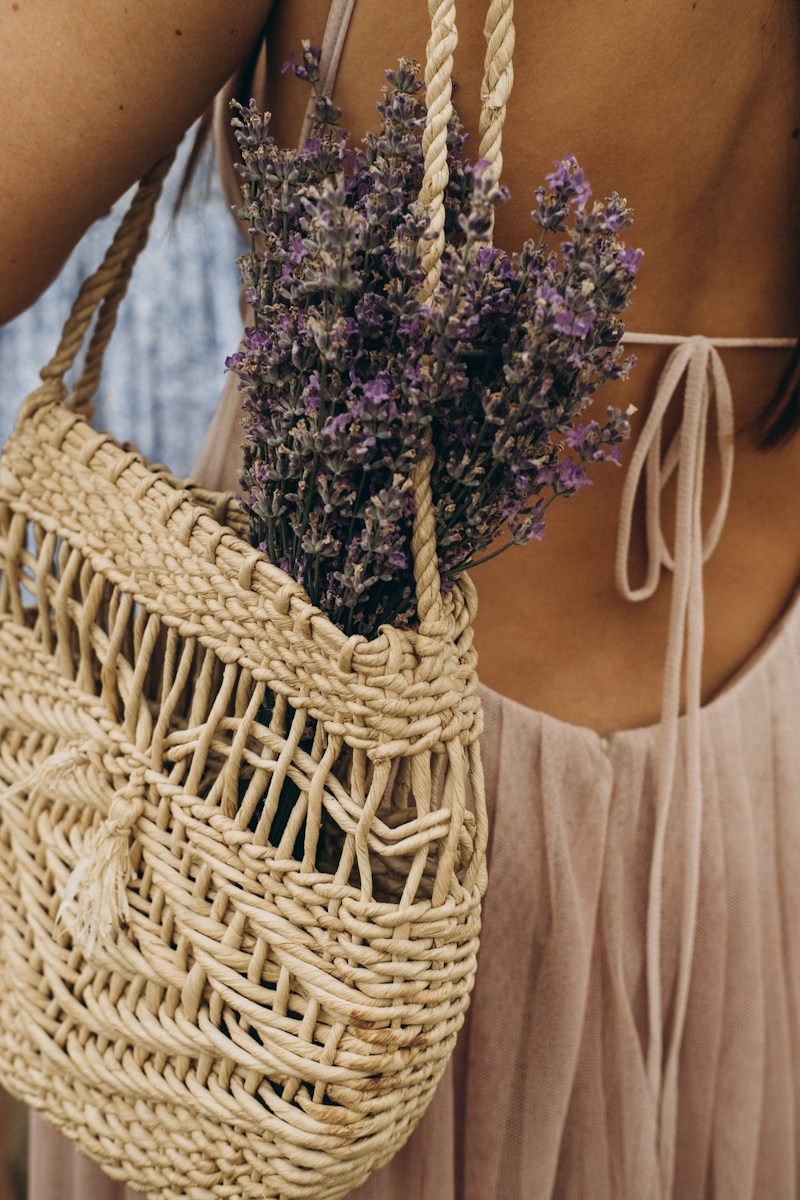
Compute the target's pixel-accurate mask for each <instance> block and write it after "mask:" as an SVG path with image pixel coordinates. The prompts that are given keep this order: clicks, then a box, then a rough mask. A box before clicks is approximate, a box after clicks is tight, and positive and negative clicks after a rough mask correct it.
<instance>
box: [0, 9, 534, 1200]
mask: <svg viewBox="0 0 800 1200" xmlns="http://www.w3.org/2000/svg"><path fill="white" fill-rule="evenodd" d="M429 7H430V11H431V17H432V35H431V40H430V42H429V46H428V62H427V67H426V83H427V89H428V91H427V99H428V106H429V117H428V127H427V129H426V132H425V148H426V174H425V184H424V187H423V198H424V199H425V200H426V201H427V202H429V203H430V204H431V205H432V208H433V213H434V218H433V219H434V221H435V222H436V228H437V229H438V230H440V231H441V228H442V223H443V192H444V188H445V186H446V181H447V170H446V162H445V131H446V126H447V121H448V119H449V117H450V114H451V111H452V109H451V103H450V91H451V76H452V62H453V50H454V47H455V42H456V32H455V24H454V16H455V13H454V4H453V2H452V0H442V2H440V3H436V2H435V0H430V4H429ZM511 10H512V5H511V3H510V2H509V0H497V2H496V3H494V4H493V5H492V6H491V8H490V12H489V17H488V19H487V39H488V45H489V48H488V51H487V59H486V78H485V85H484V117H483V128H482V143H481V154H482V156H485V157H488V158H490V159H492V160H493V161H494V163H495V166H496V169H498V170H499V166H500V156H499V146H500V131H501V128H502V122H503V118H504V112H505V101H506V99H507V96H508V93H509V90H510V86H511V61H510V60H511V49H512V45H513V27H512V23H511ZM165 170H166V164H161V165H160V166H159V167H158V168H156V169H155V170H154V172H153V173H151V176H149V177H147V178H145V179H144V180H143V181H142V184H141V185H140V187H139V190H138V192H137V195H136V198H135V200H134V202H133V204H132V206H131V208H130V210H129V212H128V214H127V216H126V218H125V219H124V221H123V223H122V225H121V227H120V230H119V231H118V234H117V236H116V238H115V240H114V243H113V244H112V246H111V248H110V250H109V252H108V254H107V256H106V260H105V262H104V264H103V265H102V267H101V268H100V270H99V271H98V272H97V273H96V274H95V275H94V276H93V277H92V278H91V279H90V280H89V281H88V282H87V283H86V284H85V285H84V287H83V289H82V291H81V293H80V295H79V297H78V299H77V301H76V303H75V306H74V308H73V312H72V314H71V316H70V319H69V321H68V322H67V325H66V327H65V330H64V334H63V338H62V341H61V344H60V346H59V348H58V350H57V352H56V355H55V357H54V359H53V360H52V362H51V363H50V364H49V366H48V367H46V368H45V370H44V371H43V372H42V380H43V383H42V386H41V387H40V388H39V389H38V390H37V391H36V392H34V393H33V394H32V395H31V396H30V397H28V399H27V400H26V401H25V403H24V404H23V406H22V409H21V412H20V415H19V418H18V422H17V425H16V429H15V431H14V433H13V435H12V437H11V438H10V440H9V442H8V444H7V445H6V447H5V450H4V453H3V456H2V460H0V567H1V568H2V584H1V586H0V787H2V792H0V1079H2V1082H3V1084H4V1085H5V1086H6V1087H7V1088H8V1089H9V1090H10V1091H11V1092H13V1093H14V1094H15V1095H16V1096H18V1097H19V1098H21V1099H22V1100H24V1101H25V1102H26V1103H28V1104H29V1105H31V1106H32V1107H34V1108H36V1109H37V1110H39V1112H40V1113H41V1114H42V1115H43V1116H44V1117H45V1118H46V1119H47V1120H48V1121H50V1122H52V1123H53V1124H54V1125H56V1126H57V1127H58V1128H59V1129H61V1130H62V1131H63V1132H64V1133H65V1134H66V1135H67V1136H68V1137H69V1138H71V1139H73V1141H74V1142H75V1143H76V1144H77V1146H78V1147H79V1148H80V1149H81V1150H82V1151H83V1152H84V1153H86V1154H88V1155H89V1156H90V1157H92V1158H93V1159H95V1160H96V1161H97V1162H98V1163H100V1164H101V1165H102V1167H103V1168H104V1170H105V1171H106V1172H107V1173H108V1174H109V1175H111V1176H113V1177H115V1178H118V1179H124V1180H126V1181H127V1182H128V1183H130V1184H131V1185H132V1186H133V1187H135V1188H137V1189H139V1190H141V1191H143V1192H145V1193H146V1194H147V1195H148V1196H150V1197H159V1198H163V1200H178V1198H180V1200H187V1198H188V1200H213V1198H217V1197H226V1198H229V1200H238V1198H240V1197H241V1198H245V1197H247V1198H253V1200H255V1198H256V1197H257V1198H258V1200H269V1198H272V1197H274V1198H280V1200H293V1198H295V1197H297V1198H299V1197H309V1198H313V1200H324V1198H326V1197H331V1198H333V1197H339V1196H343V1195H344V1194H345V1193H346V1192H348V1191H349V1190H350V1189H351V1188H353V1187H355V1186H357V1185H358V1184H359V1183H360V1182H362V1181H363V1180H364V1179H365V1178H366V1176H367V1175H368V1174H369V1172H371V1171H372V1170H374V1169H375V1168H376V1167H378V1166H379V1165H381V1164H382V1163H384V1162H385V1161H387V1160H388V1159H389V1158H390V1157H391V1155H392V1154H393V1153H394V1152H395V1151H396V1150H397V1149H398V1148H399V1147H400V1146H401V1145H402V1144H403V1142H404V1141H405V1140H406V1138H407V1137H408V1136H409V1134H410V1132H411V1131H412V1129H413V1128H414V1126H415V1124H416V1123H417V1121H418V1120H419V1118H420V1117H421V1115H422V1113H423V1112H424V1110H425V1107H426V1106H427V1104H428V1103H429V1101H430V1099H431V1096H432V1094H433V1090H434V1088H435V1086H436V1083H437V1081H438V1080H439V1078H440V1076H441V1075H442V1072H443V1071H444V1068H445V1066H446V1064H447V1061H448V1059H449V1057H450V1054H451V1052H452V1050H453V1046H454V1043H455V1038H456V1034H457V1032H458V1029H459V1028H460V1026H461V1024H462V1022H463V1019H464V1013H465V1010H466V1007H467V1004H468V1002H469V994H470V990H471V987H472V983H473V979H474V975H475V966H476V952H477V947H478V934H479V927H480V903H481V897H482V894H483V891H484V888H485V883H486V872H485V849H486V841H487V821H486V810H485V800H484V788H483V777H482V771H481V760H480V753H479V743H478V738H479V734H480V732H481V711H480V704H479V700H478V696H477V677H476V655H475V652H474V649H473V646H472V631H471V623H472V620H473V619H474V615H475V610H476V601H475V593H474V588H473V586H472V584H471V582H470V581H469V579H468V578H467V577H466V576H464V577H463V580H462V582H461V584H460V585H459V586H457V587H455V588H453V590H452V591H451V592H450V593H449V594H448V595H447V596H446V597H443V596H442V595H441V593H440V584H439V575H438V570H437V560H436V545H435V532H434V522H433V513H432V507H431V494H430V483H429V479H430V470H431V460H432V455H429V457H428V458H427V460H426V461H424V462H422V463H421V464H420V465H419V466H418V468H417V474H416V477H415V497H416V501H417V516H416V518H415V526H414V537H413V552H414V573H415V578H416V586H417V600H418V611H419V622H418V627H417V628H416V629H412V630H401V629H395V628H392V627H390V626H383V627H382V629H381V631H380V633H379V635H378V636H376V637H375V638H373V639H372V640H369V641H368V640H366V639H365V638H363V637H361V636H353V637H349V638H348V637H345V635H344V634H343V633H342V632H341V631H340V630H339V629H338V628H337V627H335V626H334V625H333V624H332V623H331V622H330V621H329V620H328V619H327V618H326V617H325V616H324V615H323V614H322V613H321V612H320V611H319V609H317V608H315V607H313V606H312V605H311V604H310V602H309V600H308V597H307V596H306V594H305V592H304V591H303V589H302V588H301V587H300V586H299V585H298V584H297V583H295V582H294V581H293V580H291V579H290V578H289V577H288V576H287V575H285V574H284V573H282V572H281V571H280V570H278V569H277V568H276V567H274V566H273V565H272V564H271V563H270V562H269V561H268V560H267V558H266V557H265V556H264V555H263V554H262V553H260V552H259V551H257V550H254V549H253V547H252V546H250V545H249V544H248V543H247V541H246V519H245V518H244V516H243V514H242V513H241V511H240V510H239V508H238V506H237V505H236V503H235V502H234V501H233V500H232V498H231V496H230V494H227V493H225V494H216V493H211V492H207V491H204V490H202V489H200V488H198V487H196V486H195V485H194V484H192V483H191V481H181V480H178V479H175V478H173V477H172V476H171V475H170V474H169V472H167V471H166V470H165V469H164V468H163V467H160V466H154V465H152V464H150V463H148V462H146V461H145V460H144V459H143V458H142V456H141V455H140V454H138V453H137V452H136V450H135V448H133V447H131V446H130V445H119V444H117V443H116V442H115V441H114V440H113V439H112V438H111V437H110V436H109V435H108V434H106V433H102V432H97V431H95V430H94V429H93V428H92V427H91V425H90V423H89V421H90V418H91V415H92V412H93V406H92V399H91V398H92V396H93V394H94V391H95V389H96V385H97V381H98V378H99V373H100V366H101V362H102V356H103V351H104V348H105V346H106V344H107V342H108V338H109V336H110V334H111V330H112V328H113V325H114V319H115V314H116V310H117V307H118V305H119V302H120V300H121V297H122V295H123V293H124V291H125V287H126V285H127V280H128V277H129V275H130V271H131V269H132V266H133V262H134V260H135V258H136V256H137V254H138V252H139V250H140V249H141V247H142V245H143V244H144V241H145V238H146V231H147V225H148V223H149V219H150V215H151V213H152V209H153V206H154V204H155V201H156V198H157V195H158V192H159V190H160V181H161V178H162V177H163V175H164V173H165ZM442 244H443V234H441V233H440V236H439V238H438V240H437V241H436V242H435V243H432V244H431V249H430V251H429V252H428V259H427V262H426V264H425V266H426V268H427V272H428V275H427V283H426V287H427V289H428V294H430V292H432V290H433V288H434V287H435V285H436V282H437V280H438V263H439V259H440V257H441V251H442ZM95 314H97V319H96V322H95V324H94V331H93V334H92V337H91V339H90V345H89V349H88V353H87V356H86V360H85V367H84V369H83V373H82V374H81V376H80V379H79V381H78V383H77V384H76V386H75V387H74V388H73V390H72V392H71V394H70V395H69V396H68V391H67V388H66V385H65V383H64V378H65V374H66V372H67V371H68V370H69V368H70V367H71V365H72V364H73V362H74V361H75V359H76V356H77V354H78V351H79V349H80V347H81V345H82V343H83V342H84V340H85V338H86V336H87V333H88V330H89V328H90V326H91V324H92V320H93V318H94V316H95ZM65 401H66V402H65ZM267 701H269V702H270V704H271V716H270V719H269V724H265V723H263V722H262V721H260V720H259V719H258V718H259V716H260V714H263V712H264V711H265V710H264V705H265V702H267ZM309 730H311V738H310V739H309ZM287 779H288V780H290V781H291V782H292V784H294V787H295V790H296V792H297V794H298V798H297V801H296V803H295V805H294V809H293V811H292V814H291V817H290V819H289V821H288V824H287V825H286V828H285V829H284V830H283V831H282V833H281V834H279V835H276V834H275V831H274V829H272V830H271V828H270V824H271V820H272V818H273V817H274V815H275V811H276V806H277V804H278V800H279V798H280V794H281V789H282V788H283V787H285V786H286V780H287ZM276 842H277V844H275V843H276Z"/></svg>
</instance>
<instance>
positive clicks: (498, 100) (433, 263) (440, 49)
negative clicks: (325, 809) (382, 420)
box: [411, 0, 514, 680]
mask: <svg viewBox="0 0 800 1200" xmlns="http://www.w3.org/2000/svg"><path fill="white" fill-rule="evenodd" d="M428 12H429V15H430V19H431V36H430V39H429V41H428V47H427V54H426V61H425V88H426V90H425V104H426V106H427V110H428V112H427V117H426V121H425V129H424V132H423V135H422V151H423V154H424V156H425V173H424V175H423V180H422V187H421V189H420V195H419V198H420V201H421V202H422V203H423V204H425V205H427V206H428V208H429V210H430V219H429V231H433V232H434V233H435V235H436V236H435V238H433V239H432V240H431V241H425V242H422V243H421V245H420V254H421V266H422V270H423V271H424V272H425V279H424V282H423V284H422V286H421V288H420V292H419V295H420V299H421V300H422V301H423V302H426V301H428V300H430V299H431V297H432V296H433V294H434V292H435V291H436V288H437V286H438V283H439V280H440V278H441V273H442V253H443V251H444V242H445V239H444V219H445V209H444V195H445V190H446V188H447V184H448V180H449V170H448V166H447V128H448V125H449V123H450V121H451V119H452V116H453V55H454V52H455V48H456V45H457V43H458V31H457V29H456V5H455V0H428ZM483 32H484V36H485V38H486V56H485V59H484V75H483V83H482V84H481V117H480V138H481V141H480V150H479V153H480V157H481V158H485V159H488V161H489V162H490V163H491V167H490V169H491V171H492V172H493V174H494V176H495V178H499V175H500V171H501V169H502V165H503V156H502V153H501V143H502V137H503V124H504V122H505V118H506V107H507V105H508V98H509V96H510V95H511V87H512V84H513V82H514V71H513V66H512V55H513V52H514V0H492V2H491V4H490V5H489V11H488V13H487V14H486V21H485V23H484V30H483ZM428 444H429V445H430V432H429V433H428ZM434 458H435V454H434V451H433V450H431V449H429V450H428V452H427V454H426V455H425V457H424V458H423V459H421V460H420V461H419V462H418V463H417V466H416V468H415V471H414V481H413V482H414V501H415V504H416V513H415V516H414V527H413V533H412V538H411V552H412V555H413V558H414V579H415V581H416V587H417V616H418V618H419V626H418V628H419V634H418V638H417V653H418V655H419V658H420V667H419V676H418V677H419V678H421V679H423V680H428V679H431V678H433V676H434V675H435V674H436V672H437V670H439V669H440V661H439V660H440V654H441V650H442V639H443V637H444V636H446V633H447V628H448V625H447V620H446V617H445V612H444V605H443V603H442V595H441V579H440V577H439V565H438V556H437V551H436V524H435V520H434V512H433V497H432V494H431V483H430V479H431V472H432V470H433V463H434Z"/></svg>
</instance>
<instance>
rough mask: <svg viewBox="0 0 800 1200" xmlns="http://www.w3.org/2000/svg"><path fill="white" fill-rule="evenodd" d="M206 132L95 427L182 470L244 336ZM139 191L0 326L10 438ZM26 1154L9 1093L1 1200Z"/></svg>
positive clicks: (124, 335) (1, 380)
mask: <svg viewBox="0 0 800 1200" xmlns="http://www.w3.org/2000/svg"><path fill="white" fill-rule="evenodd" d="M194 136H195V134H194V130H190V131H189V133H188V134H187V135H186V137H185V139H184V141H183V143H182V145H181V147H180V150H179V153H178V157H177V159H176V162H175V165H174V166H173V168H172V170H171V171H170V174H169V176H168V178H167V181H166V185H165V188H164V193H163V195H162V197H161V200H160V202H159V207H158V210H157V212H156V216H155V220H154V222H153V227H152V229H151V232H150V240H149V243H148V245H147V248H146V249H145V250H144V252H143V254H142V255H141V257H140V259H139V262H138V263H137V266H136V269H135V271H134V275H133V280H132V283H131V286H130V289H129V291H128V294H127V296H126V298H125V300H124V302H123V304H122V308H121V310H120V317H119V321H118V324H117V328H116V331H115V333H114V336H113V338H112V341H111V344H110V346H109V349H108V353H107V355H106V360H105V365H104V370H103V378H102V381H101V385H100V390H99V392H98V395H97V401H96V402H97V413H96V415H95V417H94V420H93V424H94V426H95V428H97V429H106V430H109V431H110V432H111V433H112V434H113V435H114V437H115V438H116V439H117V440H118V441H129V440H130V441H134V442H135V443H136V444H137V446H138V447H139V449H140V450H141V451H142V453H143V454H144V455H145V456H146V457H147V458H149V459H151V460H154V461H155V462H163V463H165V464H166V465H167V466H168V467H170V468H171V469H172V470H173V471H174V472H175V473H176V474H178V475H186V474H188V473H189V471H190V469H191V467H192V464H193V463H194V460H195V458H196V456H197V454H198V452H199V450H200V446H201V444H202V441H203V437H204V435H205V432H206V429H207V428H208V425H209V423H210V421H211V417H212V415H213V412H214V409H215V407H216V404H217V400H218V399H219V395H220V392H221V391H222V386H223V383H224V372H225V367H224V364H225V358H226V356H227V355H228V354H231V353H232V352H233V351H234V350H235V349H236V347H237V345H238V342H239V338H240V336H241V321H240V317H239V308H238V286H239V272H238V268H237V266H236V258H237V256H238V255H239V254H241V253H242V252H243V249H244V248H245V247H244V242H243V241H242V239H241V236H240V234H239V232H238V230H237V226H236V223H235V221H234V220H233V219H232V217H231V215H230V213H229V212H228V210H227V205H226V202H225V200H224V198H223V196H222V191H221V188H220V186H219V183H218V179H217V172H216V170H215V166H214V160H213V152H212V150H211V147H210V146H209V147H207V148H206V150H205V151H204V153H203V157H202V160H201V162H200V165H199V168H198V171H197V173H196V175H195V178H194V180H193V182H192V186H191V189H190V191H189V193H188V195H187V196H186V199H185V200H184V203H183V207H182V208H181V210H180V213H179V214H177V215H175V212H174V210H175V202H176V199H177V193H178V188H179V186H180V181H181V179H182V178H183V174H184V171H185V167H186V160H187V158H188V154H189V151H190V149H191V146H192V144H193V141H194ZM129 199H130V194H129V195H128V196H124V197H123V198H122V199H121V200H120V201H119V202H118V204H116V205H115V206H114V208H113V209H112V210H111V212H110V213H109V214H108V215H107V216H105V217H104V218H102V219H101V220H99V221H98V222H97V223H96V224H95V225H94V226H93V227H92V228H91V229H90V230H89V232H88V233H87V234H86V236H85V238H84V239H83V241H82V242H80V244H79V245H78V246H77V247H76V248H75V250H74V252H73V254H72V256H71V257H70V259H69V261H68V263H67V264H66V266H65V267H64V270H63V271H62V272H61V274H60V276H59V277H58V279H57V280H56V281H55V282H54V283H53V284H52V286H51V287H50V289H49V290H48V291H47V292H46V293H45V294H44V295H43V296H42V297H41V299H40V300H39V301H38V302H37V303H36V304H35V305H34V306H33V307H32V308H30V309H28V311H27V312H25V313H23V314H22V315H21V316H19V317H17V318H16V320H14V321H12V322H10V323H9V324H7V325H4V326H2V327H0V442H3V443H4V442H5V440H6V438H7V437H8V435H9V433H10V432H11V430H12V428H13V425H14V419H15V417H16V413H17V410H18V408H19V405H20V403H21V401H22V400H23V399H24V397H25V396H26V395H27V394H28V393H29V392H30V391H32V390H33V388H34V387H36V385H37V383H38V372H39V370H40V369H41V368H42V367H43V366H44V365H45V364H46V362H47V361H48V359H49V358H50V356H51V355H52V354H53V352H54V350H55V348H56V345H57V343H58V338H59V334H60V332H61V328H62V326H63V324H64V322H65V320H66V318H67V316H68V315H69V310H70V306H71V304H72V301H73V300H74V298H75V296H76V295H77V292H78V288H79V287H80V284H81V283H82V281H83V280H84V279H85V278H86V277H87V276H88V275H89V274H91V272H92V271H93V270H94V269H95V268H96V267H97V266H98V265H99V263H100V262H101V260H102V258H103V254H104V252H105V250H106V247H107V246H108V244H109V242H110V241H111V238H112V236H113V233H114V230H115V229H116V226H117V224H118V223H119V220H120V217H121V215H122V213H123V212H124V211H125V207H126V204H127V202H128V201H129ZM0 936H1V933H0ZM0 953H1V951H0ZM25 1158H26V1144H25V1116H24V1112H23V1111H22V1110H21V1108H20V1107H19V1106H18V1105H16V1104H14V1103H12V1102H11V1101H10V1100H9V1099H8V1098H7V1097H5V1096H4V1095H2V1094H0V1200H24V1197H25ZM32 1200H35V1197H33V1198H32Z"/></svg>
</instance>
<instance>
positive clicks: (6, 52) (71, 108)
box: [0, 0, 272, 324]
mask: <svg viewBox="0 0 800 1200" xmlns="http://www.w3.org/2000/svg"><path fill="white" fill-rule="evenodd" d="M271 7H272V0H80V3H79V2H78V0H2V3H0V45H2V46H3V69H2V72H0V112H2V114H3V121H2V134H1V135H0V324H2V323H3V322H5V321H8V320H10V319H11V318H12V317H14V316H16V314H17V313H19V312H21V311H22V310H23V309H24V308H27V306H28V305H29V304H31V303H33V301H34V300H35V299H36V298H37V297H38V296H39V295H40V294H41V292H42V291H43V290H44V289H45V288H46V287H47V285H48V284H49V283H50V281H51V280H52V279H53V278H54V276H55V275H56V274H57V273H58V271H59V270H60V268H61V266H62V265H63V263H64V261H65V259H66V258H67V256H68V254H69V253H70V251H71V250H72V248H73V246H74V245H75V244H76V243H77V242H78V240H79V239H80V237H81V236H82V235H83V233H84V232H85V230H86V229H87V228H88V227H89V225H91V223H92V222H93V221H94V220H95V219H96V218H97V217H98V216H100V215H101V214H102V213H104V212H105V211H106V210H107V209H108V208H109V206H110V205H111V204H113V202H114V201H115V200H116V199H117V198H118V197H119V196H120V195H121V194H122V193H123V192H124V191H125V189H126V188H127V187H129V186H130V185H131V184H132V183H133V182H134V181H135V180H136V179H138V178H139V177H140V176H141V175H142V174H143V173H144V172H145V171H146V170H147V169H148V167H150V166H151V165H152V164H153V163H154V162H155V161H156V160H157V159H158V158H159V157H161V156H162V155H163V154H165V153H167V152H168V151H169V150H170V149H171V148H172V147H173V146H174V145H175V144H176V143H177V141H178V140H179V139H180V137H181V135H182V133H183V132H184V131H185V130H186V129H187V128H188V127H189V125H190V124H191V123H192V121H194V120H195V118H197V117H198V116H199V115H200V114H201V113H202V112H203V110H204V109H205V108H206V106H207V105H208V104H209V103H210V101H211V99H212V97H213V96H214V94H215V92H216V91H217V90H218V89H219V88H220V87H221V86H222V85H223V84H224V82H225V80H226V79H227V78H228V77H229V75H231V74H232V72H233V71H234V70H235V68H236V67H237V66H238V64H239V63H240V62H241V61H242V60H243V59H244V58H245V57H246V55H247V53H248V51H249V49H250V48H251V46H253V44H254V43H255V40H256V38H257V36H258V34H259V32H260V30H261V29H262V27H263V25H264V23H265V21H266V19H267V16H268V15H269V11H270V8H271Z"/></svg>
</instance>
